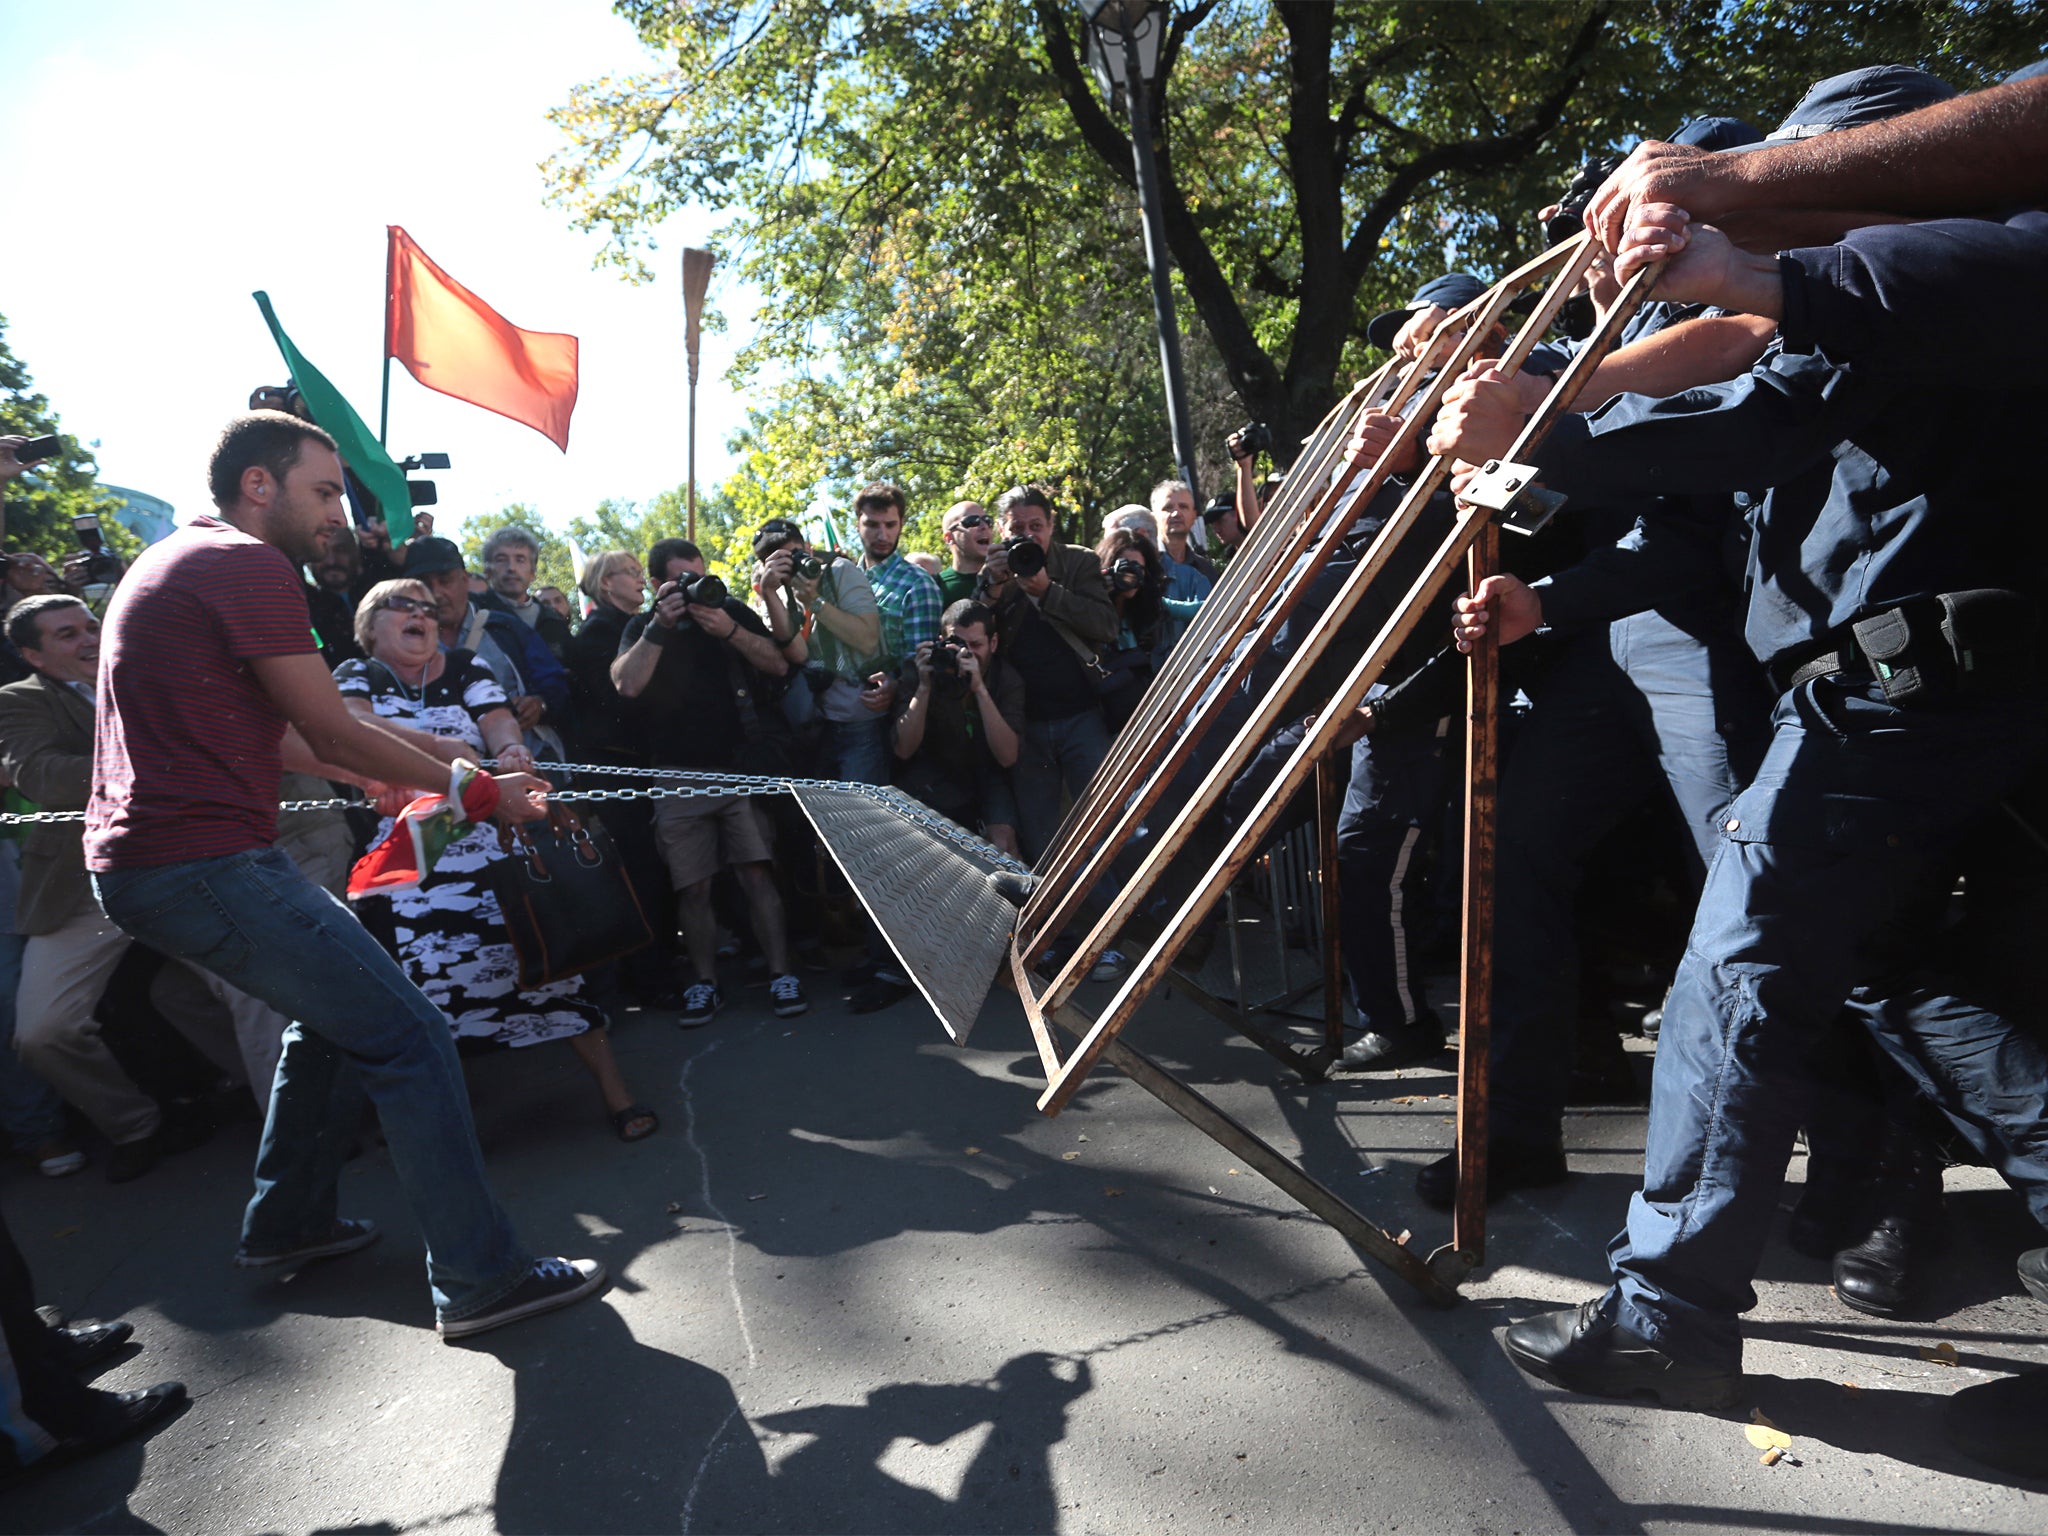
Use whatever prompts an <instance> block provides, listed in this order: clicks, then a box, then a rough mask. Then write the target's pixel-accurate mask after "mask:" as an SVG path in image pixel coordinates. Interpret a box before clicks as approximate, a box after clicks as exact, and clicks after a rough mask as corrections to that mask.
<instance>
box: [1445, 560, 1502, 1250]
mask: <svg viewBox="0 0 2048 1536" xmlns="http://www.w3.org/2000/svg"><path fill="white" fill-rule="evenodd" d="M1499 566H1500V525H1499V524H1498V523H1495V522H1491V521H1489V522H1488V523H1487V525H1486V527H1485V528H1483V529H1481V530H1480V533H1479V537H1478V538H1477V539H1476V540H1475V541H1474V542H1473V545H1472V548H1471V550H1470V551H1469V552H1468V553H1467V554H1466V557H1465V590H1466V591H1467V592H1476V591H1478V590H1479V584H1480V582H1482V581H1484V580H1485V579H1486V578H1487V577H1489V576H1491V575H1492V574H1493V573H1494V571H1495V570H1497V569H1498V568H1499ZM1465 670H1466V678H1465V923H1464V944H1463V949H1462V954H1461V957H1460V958H1461V967H1460V976H1459V987H1458V1145H1457V1167H1458V1201H1457V1206H1456V1209H1455V1212H1454V1214H1453V1216H1452V1225H1451V1244H1452V1246H1453V1247H1455V1248H1456V1249H1457V1250H1458V1252H1459V1254H1460V1256H1461V1261H1462V1262H1463V1263H1464V1264H1466V1265H1467V1266H1468V1267H1475V1268H1476V1267H1477V1266H1478V1265H1479V1264H1481V1263H1483V1262H1484V1261H1485V1258H1486V1147H1487V1135H1486V1109H1487V1093H1486V1090H1487V1083H1488V1080H1489V1077H1488V1070H1487V1056H1488V1048H1489V1046H1490V1044H1491V1042H1492V1038H1493V855H1494V836H1495V831H1496V828H1495V818H1494V810H1495V806H1496V803H1497V797H1498V792H1499V777H1498V775H1499V769H1500V739H1499V710H1500V631H1499V627H1498V626H1497V625H1492V624H1489V625H1488V626H1487V628H1486V636H1485V638H1484V639H1483V640H1481V641H1480V642H1479V644H1478V645H1476V646H1474V647H1473V649H1472V654H1471V657H1470V658H1469V660H1468V662H1467V665H1466V669H1465Z"/></svg>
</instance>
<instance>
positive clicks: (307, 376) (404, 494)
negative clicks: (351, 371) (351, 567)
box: [253, 293, 412, 545]
mask: <svg viewBox="0 0 2048 1536" xmlns="http://www.w3.org/2000/svg"><path fill="white" fill-rule="evenodd" d="M253 297H254V298H255V300H256V307H257V308H258V309H260V310H262V311H263V323H264V324H265V325H267V326H269V327H270V335H271V338H272V339H273V340H274V341H276V343H277V350H278V351H280V352H282V353H283V354H284V361H285V366H286V367H287V368H289V369H291V373H292V383H294V384H296V385H297V386H298V390H299V393H300V394H301V395H303V396H304V397H305V400H306V409H307V410H309V411H311V412H312V413H313V421H314V424H315V425H316V426H318V427H320V428H322V429H323V430H324V431H325V432H326V433H327V435H328V436H329V437H331V438H333V439H334V442H335V446H336V447H338V448H339V449H340V450H341V458H342V462H343V463H344V464H346V465H348V467H349V470H350V472H351V473H352V474H354V475H355V477H356V479H357V480H359V481H361V482H362V485H363V488H364V489H365V490H367V491H368V492H369V493H370V494H371V495H372V496H374V497H376V498H377V510H378V511H379V512H381V513H383V514H384V526H385V527H386V528H388V529H389V530H390V531H391V542H392V543H393V544H394V545H397V544H403V543H404V542H405V541H406V540H407V539H409V538H411V537H412V492H410V491H409V490H407V489H406V488H405V471H404V470H402V469H400V468H399V467H398V466H397V465H396V464H394V463H392V462H391V455H390V454H388V453H386V452H385V451H384V445H383V444H382V443H380V442H378V441H377V434H376V433H374V432H372V431H371V430H370V429H369V427H368V426H367V425H366V424H365V423H364V421H363V418H362V417H360V416H358V415H357V414H356V412H355V407H354V406H352V405H350V404H349V403H348V401H347V400H345V399H344V398H342V393H341V391H340V390H338V389H336V388H335V387H334V386H333V385H332V384H330V383H328V382H327V375H326V374H324V373H322V372H321V371H320V370H319V369H318V368H315V367H314V366H313V365H312V364H311V363H309V362H307V361H306V359H305V357H304V355H303V354H302V353H301V352H300V351H299V349H298V348H297V347H295V346H293V345H292V339H291V338H290V337H289V336H287V335H285V333H284V327H283V326H281V325H279V324H278V323H277V314H276V312H275V311H273V310H272V309H271V307H270V295H269V294H267V293H258V294H255V295H253Z"/></svg>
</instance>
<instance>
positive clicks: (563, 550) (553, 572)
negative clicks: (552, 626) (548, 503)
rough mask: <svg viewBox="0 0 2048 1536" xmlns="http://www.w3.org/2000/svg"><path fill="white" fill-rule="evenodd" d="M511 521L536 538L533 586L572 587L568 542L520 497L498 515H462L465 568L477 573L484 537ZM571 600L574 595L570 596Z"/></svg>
mask: <svg viewBox="0 0 2048 1536" xmlns="http://www.w3.org/2000/svg"><path fill="white" fill-rule="evenodd" d="M514 524H517V525H518V526H519V527H521V528H524V529H525V530H526V531H527V532H528V533H531V534H532V535H533V536H534V537H535V538H537V539H539V540H540V558H539V559H538V560H536V561H535V562H534V576H533V584H534V585H535V586H536V587H544V586H547V587H560V588H561V589H562V590H563V591H564V592H571V593H573V592H574V591H575V590H576V573H575V571H574V570H573V569H572V568H571V566H572V563H573V562H572V561H571V560H570V558H569V545H568V542H567V541H566V540H565V539H563V538H562V536H561V535H560V534H558V533H555V532H554V531H553V530H552V529H550V528H549V527H548V525H547V524H546V523H545V522H544V521H542V519H541V516H540V514H539V513H538V512H536V511H535V510H534V509H533V508H532V507H529V506H528V505H527V504H526V503H525V502H523V501H515V502H513V503H512V504H511V505H510V506H508V507H505V508H502V509H501V510H500V511H499V513H498V515H497V516H496V517H493V518H489V519H483V520H471V519H465V520H464V522H463V525H462V540H461V544H462V558H463V559H464V560H465V561H467V562H468V564H469V568H470V570H472V571H475V572H477V573H479V574H481V573H482V572H483V569H484V541H485V540H487V539H489V538H490V536H491V535H492V534H494V533H496V532H497V531H498V530H499V529H500V528H509V527H512V526H513V525H514ZM570 601H571V602H572V603H573V602H574V601H575V599H574V598H573V597H572V598H571V599H570Z"/></svg>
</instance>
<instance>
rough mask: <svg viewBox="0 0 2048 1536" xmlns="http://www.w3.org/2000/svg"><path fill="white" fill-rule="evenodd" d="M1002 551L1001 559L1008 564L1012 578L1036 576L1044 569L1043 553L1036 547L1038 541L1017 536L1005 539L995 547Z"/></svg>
mask: <svg viewBox="0 0 2048 1536" xmlns="http://www.w3.org/2000/svg"><path fill="white" fill-rule="evenodd" d="M996 548H997V549H999V550H1001V551H1002V554H1003V559H1004V560H1005V561H1007V562H1008V563H1009V567H1010V574H1011V575H1012V576H1036V575H1037V574H1038V573H1039V572H1040V571H1042V570H1044V569H1045V551H1044V550H1043V549H1040V548H1039V547H1038V540H1036V539H1028V538H1025V537H1024V536H1023V535H1021V534H1020V535H1018V536H1017V537H1016V538H1014V539H1005V540H1003V542H1002V543H1000V544H998V545H997V546H996Z"/></svg>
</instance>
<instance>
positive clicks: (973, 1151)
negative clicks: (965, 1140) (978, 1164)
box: [967, 1147, 981, 1157]
mask: <svg viewBox="0 0 2048 1536" xmlns="http://www.w3.org/2000/svg"><path fill="white" fill-rule="evenodd" d="M967 1155H968V1156H969V1157H979V1156H981V1148H979V1147H969V1148H968V1149H967Z"/></svg>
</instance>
